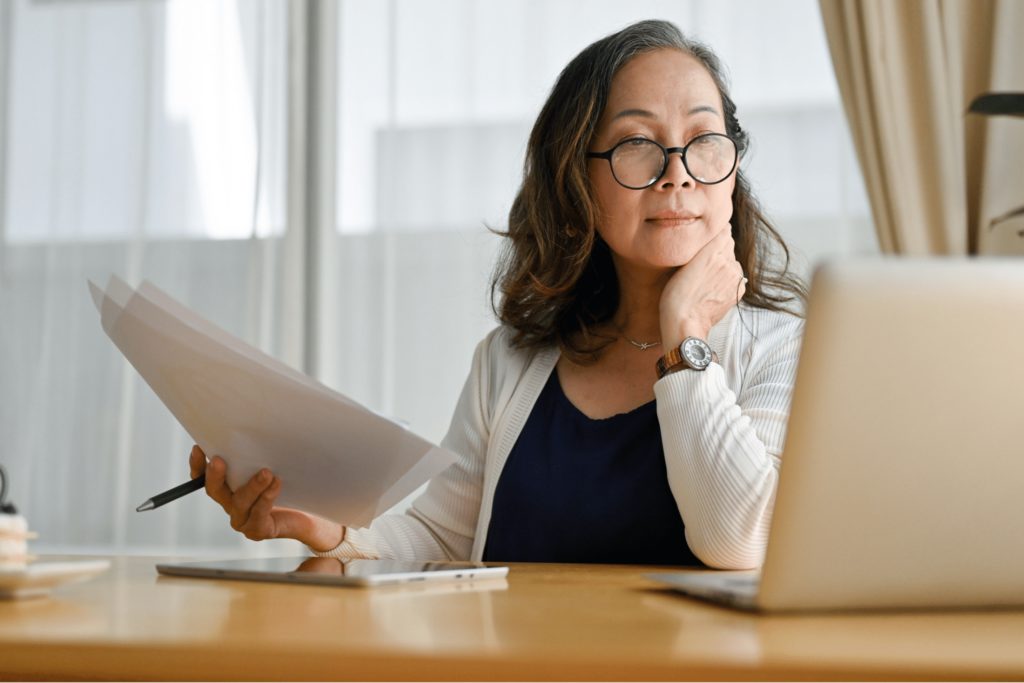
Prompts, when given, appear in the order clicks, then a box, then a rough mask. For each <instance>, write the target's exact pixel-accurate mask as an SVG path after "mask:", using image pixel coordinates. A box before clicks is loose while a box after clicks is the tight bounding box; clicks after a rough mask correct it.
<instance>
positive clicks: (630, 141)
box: [619, 137, 650, 147]
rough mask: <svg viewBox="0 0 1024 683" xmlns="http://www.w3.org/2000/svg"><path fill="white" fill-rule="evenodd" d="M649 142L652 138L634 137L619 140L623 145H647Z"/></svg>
mask: <svg viewBox="0 0 1024 683" xmlns="http://www.w3.org/2000/svg"><path fill="white" fill-rule="evenodd" d="M649 142H650V140H648V139H647V138H642V137H632V138H626V139H625V140H622V141H621V142H619V144H620V145H622V146H623V147H642V146H643V145H646V144H648V143H649Z"/></svg>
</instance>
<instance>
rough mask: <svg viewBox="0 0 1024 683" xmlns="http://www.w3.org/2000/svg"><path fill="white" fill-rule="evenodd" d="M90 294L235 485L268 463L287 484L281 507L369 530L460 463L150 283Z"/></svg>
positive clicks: (107, 324) (106, 323)
mask: <svg viewBox="0 0 1024 683" xmlns="http://www.w3.org/2000/svg"><path fill="white" fill-rule="evenodd" d="M89 287H90V291H91V293H92V297H93V301H94V302H95V304H96V307H97V309H98V310H99V312H100V318H101V322H102V325H103V329H104V331H105V332H106V333H107V335H108V336H109V337H110V339H111V340H112V341H113V342H114V344H116V345H117V347H118V348H119V349H120V350H121V352H122V353H123V354H124V356H125V358H127V359H128V361H129V362H130V363H131V364H132V365H133V366H134V367H135V369H136V370H138V372H139V374H140V375H142V377H143V379H144V380H145V381H146V383H147V384H149V386H150V387H151V388H152V389H153V391H154V392H155V393H156V395H157V396H158V397H159V398H160V400H161V401H163V403H164V404H165V405H166V406H167V408H168V409H169V410H170V411H171V413H172V414H173V415H174V416H175V418H177V420H178V421H179V422H180V423H181V425H182V426H183V427H184V428H185V430H186V431H187V432H188V433H189V435H190V436H191V437H192V438H193V439H194V440H195V442H196V443H197V444H199V446H200V447H201V448H202V449H203V450H204V451H205V452H206V454H207V455H208V456H211V457H212V456H213V455H220V456H221V457H223V458H224V459H225V460H226V461H227V463H228V485H229V486H231V487H232V488H237V487H238V486H240V485H242V484H244V483H245V482H246V481H247V480H248V479H249V477H251V476H252V475H253V474H254V473H255V472H257V471H259V469H260V468H262V467H267V468H269V469H271V470H272V471H273V472H274V473H275V474H277V475H278V476H279V477H280V478H281V483H282V489H281V495H280V497H279V498H278V500H277V504H278V505H280V506H283V507H292V508H296V509H300V510H305V511H307V512H311V513H313V514H317V515H320V516H323V517H327V518H328V519H332V520H335V521H337V522H340V523H342V524H345V525H348V526H355V527H364V526H367V525H368V524H369V523H370V522H371V521H372V520H373V519H374V518H375V517H377V516H378V515H380V514H381V513H383V512H384V511H386V510H387V509H388V508H390V507H391V506H392V505H394V504H395V503H397V502H398V501H400V500H402V499H403V498H405V497H406V496H408V495H409V494H411V493H412V492H413V491H415V490H416V489H417V488H418V487H419V486H420V485H422V484H423V483H425V482H426V481H428V480H429V479H430V478H431V477H433V476H434V475H436V474H437V473H439V472H441V471H442V470H444V469H445V468H446V467H448V466H449V465H451V463H452V462H454V460H455V456H454V454H452V453H450V452H449V451H446V450H444V449H442V448H439V447H437V446H435V445H434V444H432V443H430V442H429V441H426V440H425V439H422V438H421V437H419V436H417V435H415V434H413V433H412V432H410V431H408V430H407V429H404V428H403V427H402V426H401V425H399V424H397V423H396V422H394V421H391V420H389V419H386V418H384V417H382V416H380V415H378V414H376V413H375V412H373V411H371V410H369V409H368V408H366V407H364V406H361V405H359V404H358V403H357V402H356V401H353V400H352V399H350V398H348V397H345V396H343V395H341V394H339V393H337V392H335V391H333V390H331V389H329V388H328V387H326V386H324V385H323V384H321V383H319V382H317V381H316V380H313V379H312V378H310V377H307V376H306V375H303V374H302V373H300V372H298V371H296V370H294V369H292V368H290V367H288V366H287V365H285V364H283V363H281V362H280V361H278V360H276V359H274V358H272V357H270V356H268V355H266V354H264V353H263V352H261V351H259V350H258V349H256V348H254V347H252V346H251V345H249V344H246V343H245V342H243V341H241V340H240V339H238V338H236V337H234V336H232V335H230V334H228V333H227V332H225V331H224V330H222V329H220V328H218V327H217V326H216V325H214V324H213V323H211V322H209V321H207V320H205V319H203V318H202V317H201V316H198V315H197V314H195V313H194V312H192V311H191V310H189V309H187V308H186V307H184V306H182V305H181V304H180V303H178V302H177V301H175V300H174V299H173V298H171V297H170V296H168V295H167V294H165V293H164V292H162V291H160V290H159V289H158V288H157V287H155V286H154V285H152V284H150V283H143V284H142V285H141V286H140V287H139V288H138V290H133V289H132V288H131V287H129V286H128V285H127V284H126V283H124V282H123V281H121V280H119V279H117V278H111V280H110V282H109V283H108V285H107V288H106V290H101V289H100V288H99V287H97V286H96V285H94V284H93V283H91V282H90V283H89ZM184 457H185V455H184V454H182V458H183V459H184ZM140 493H149V492H140Z"/></svg>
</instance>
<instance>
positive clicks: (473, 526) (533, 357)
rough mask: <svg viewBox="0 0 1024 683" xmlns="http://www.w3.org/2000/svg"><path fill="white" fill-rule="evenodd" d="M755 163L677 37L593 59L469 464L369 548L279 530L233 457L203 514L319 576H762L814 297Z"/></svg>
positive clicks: (523, 254) (282, 514) (327, 534)
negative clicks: (656, 572)
mask: <svg viewBox="0 0 1024 683" xmlns="http://www.w3.org/2000/svg"><path fill="white" fill-rule="evenodd" d="M746 146H747V136H746V133H745V132H744V131H743V130H742V129H741V128H740V125H739V122H738V121H737V118H736V107H735V105H734V104H733V102H732V100H731V99H730V97H729V95H728V92H727V90H726V87H725V84H724V78H723V74H722V68H721V66H720V65H719V62H718V60H717V58H715V56H714V55H713V54H712V53H711V52H710V51H709V50H707V48H705V47H703V46H701V45H699V44H697V43H693V42H691V41H688V40H686V39H685V38H684V37H683V36H682V35H681V34H680V33H679V31H678V29H677V28H676V27H675V26H673V25H672V24H669V23H666V22H659V21H646V22H640V23H637V24H634V25H632V26H629V27H627V28H626V29H624V30H622V31H620V32H618V33H615V34H612V35H610V36H607V37H606V38H604V39H602V40H600V41H598V42H596V43H594V44H593V45H591V46H589V47H588V48H586V49H585V50H584V51H583V52H581V53H580V54H579V55H578V56H577V57H576V58H575V59H573V61H572V62H571V63H570V64H569V65H568V66H567V67H566V69H565V70H564V71H563V72H562V74H561V75H560V76H559V78H558V81H557V82H556V84H555V86H554V88H553V90H552V92H551V95H550V96H549V98H548V100H547V103H546V104H545V105H544V108H543V109H542V111H541V113H540V116H539V117H538V119H537V122H536V124H535V126H534V128H533V132H532V134H531V136H530V141H529V145H528V150H527V160H526V168H525V175H524V180H523V184H522V187H521V188H520V191H519V194H518V196H517V198H516V201H515V203H514V205H513V207H512V211H511V213H510V215H509V230H508V232H507V233H505V236H506V238H507V242H506V250H505V253H504V255H503V258H502V260H501V262H500V263H499V267H498V270H497V272H496V275H495V281H494V289H495V291H496V292H497V293H500V295H501V296H500V302H499V304H498V305H497V307H496V311H497V313H498V315H499V318H500V320H501V322H502V323H503V325H502V327H500V328H498V329H497V330H495V331H494V332H492V333H491V334H490V335H489V336H488V337H487V338H486V339H484V340H483V341H482V342H481V343H480V345H479V346H478V347H477V350H476V354H475V357H474V360H473V366H472V369H471V372H470V376H469V379H468V380H467V382H466V385H465V387H464V389H463V392H462V395H461V397H460V399H459V403H458V406H457V407H456V411H455V415H454V418H453V420H452V424H451V428H450V430H449V432H448V435H447V436H446V437H445V439H444V441H443V442H442V445H444V446H445V447H446V448H448V449H450V450H452V451H453V452H454V453H456V454H457V455H458V461H457V462H456V464H454V465H452V467H450V468H449V469H448V470H447V471H445V472H444V473H443V474H441V475H440V476H438V477H436V478H435V479H434V480H433V481H431V483H430V484H429V486H428V488H427V490H426V492H425V493H424V494H423V495H422V496H421V497H419V498H418V499H417V500H416V502H415V503H414V504H413V505H412V508H411V509H410V510H409V511H408V512H407V513H406V514H401V515H385V516H383V517H381V518H379V519H378V520H376V521H375V522H374V523H373V524H372V525H371V526H370V527H369V528H368V529H345V528H343V527H341V526H340V525H338V524H336V523H334V522H330V521H328V520H323V519H320V518H316V517H313V516H310V515H308V514H305V513H301V512H298V511H294V510H287V509H283V508H275V507H274V500H275V498H276V497H277V495H278V493H279V492H280V490H281V484H280V481H279V480H278V479H276V478H275V477H274V476H273V475H272V474H271V473H270V472H267V471H262V472H260V473H258V474H257V475H256V476H254V477H253V478H252V479H251V480H250V481H249V482H248V483H247V484H245V485H244V486H242V487H240V488H239V489H238V490H237V491H231V490H230V489H229V488H228V487H227V486H226V484H225V483H224V469H225V465H224V462H223V460H221V459H220V458H213V460H212V461H211V463H210V465H209V468H208V469H207V479H206V487H207V492H208V494H209V495H210V496H211V497H212V498H213V499H214V500H216V501H217V502H218V503H220V504H221V505H222V506H223V507H224V509H225V510H226V511H227V512H228V514H229V515H230V516H231V523H232V526H233V527H234V528H235V529H237V530H239V531H242V532H243V533H245V535H246V536H247V537H248V538H251V539H255V540H260V539H265V538H294V539H298V540H300V541H302V542H303V543H305V544H307V545H308V546H309V547H310V548H311V549H312V550H313V551H314V552H316V553H317V554H319V555H327V556H337V557H356V556H364V557H400V558H416V559H424V560H425V559H474V560H479V559H484V560H495V561H563V562H624V563H651V564H695V563H700V562H702V563H704V564H706V565H709V566H714V567H722V568H736V569H739V568H750V567H756V566H758V565H760V563H761V561H762V559H763V555H764V547H765V542H766V540H767V531H768V522H769V519H770V517H771V510H772V504H773V501H774V496H775V488H776V481H777V477H778V466H779V454H780V452H781V447H782V441H783V435H784V431H785V425H786V419H787V416H788V409H789V401H790V394H791V389H792V384H793V379H794V370H795V365H796V358H797V351H798V348H799V342H800V335H801V331H802V326H801V320H800V318H799V317H798V316H797V315H796V314H794V313H791V312H787V308H789V307H792V308H794V309H796V308H798V307H799V305H800V304H801V303H802V300H803V293H804V292H803V288H802V286H801V285H800V283H799V282H798V281H796V280H795V279H793V278H792V277H791V276H790V275H789V274H788V273H787V270H786V267H787V266H788V262H789V258H788V257H789V253H788V251H787V250H786V248H785V245H784V244H783V243H782V241H781V239H780V238H779V236H778V235H777V233H775V231H774V230H773V229H772V228H771V227H770V226H769V225H768V223H767V222H766V221H765V219H764V218H763V216H762V215H761V213H760V212H759V209H758V207H757V204H756V202H755V200H754V199H753V197H752V195H751V193H750V190H749V188H748V186H747V184H746V182H745V180H744V179H743V176H742V174H741V173H740V171H739V170H738V157H739V156H740V155H741V154H742V153H743V151H744V150H745V148H746ZM773 253H774V254H776V255H779V256H782V257H783V265H782V267H781V268H779V269H773V267H772V265H771V264H770V263H769V259H770V257H771V255H772V254H773ZM190 464H191V468H192V476H193V477H196V476H199V474H201V473H202V472H203V471H204V468H206V464H205V456H204V454H203V453H202V451H200V450H199V449H198V447H197V448H194V449H193V452H192V456H191V459H190Z"/></svg>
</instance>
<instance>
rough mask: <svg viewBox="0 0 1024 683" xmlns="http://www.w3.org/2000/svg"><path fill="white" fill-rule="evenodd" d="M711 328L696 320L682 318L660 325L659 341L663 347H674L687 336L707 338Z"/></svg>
mask: <svg viewBox="0 0 1024 683" xmlns="http://www.w3.org/2000/svg"><path fill="white" fill-rule="evenodd" d="M710 331H711V328H710V327H709V326H708V325H706V324H703V323H701V322H700V321H697V320H690V319H683V320H676V321H673V322H669V323H667V324H666V323H665V322H663V323H662V325H661V343H662V345H663V348H665V349H674V348H676V347H678V346H679V345H680V344H682V343H683V340H684V339H686V338H687V337H696V338H697V339H703V340H707V338H708V333H709V332H710Z"/></svg>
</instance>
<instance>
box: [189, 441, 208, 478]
mask: <svg viewBox="0 0 1024 683" xmlns="http://www.w3.org/2000/svg"><path fill="white" fill-rule="evenodd" d="M188 467H189V471H190V472H191V477H192V479H195V478H196V477H198V476H200V475H201V474H202V473H203V472H205V471H206V453H203V449H202V448H200V447H199V446H193V447H192V452H191V453H189V455H188Z"/></svg>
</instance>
